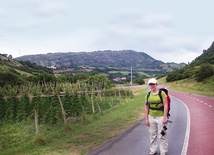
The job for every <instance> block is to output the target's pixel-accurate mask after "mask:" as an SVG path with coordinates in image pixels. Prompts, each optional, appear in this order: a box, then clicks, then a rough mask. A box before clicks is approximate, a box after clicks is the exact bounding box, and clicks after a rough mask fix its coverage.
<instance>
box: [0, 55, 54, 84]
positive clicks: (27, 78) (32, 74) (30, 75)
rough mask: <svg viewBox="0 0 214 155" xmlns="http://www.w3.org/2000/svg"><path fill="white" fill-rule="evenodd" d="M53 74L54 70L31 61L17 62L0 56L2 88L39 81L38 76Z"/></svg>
mask: <svg viewBox="0 0 214 155" xmlns="http://www.w3.org/2000/svg"><path fill="white" fill-rule="evenodd" d="M40 74H52V70H51V69H48V68H46V67H42V66H38V65H36V64H35V63H34V64H33V63H30V62H29V61H17V60H14V59H12V57H11V56H7V55H6V54H0V77H1V78H0V87H3V86H6V85H21V84H24V83H26V82H32V81H34V82H36V81H38V75H40Z"/></svg>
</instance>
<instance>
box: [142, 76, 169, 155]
mask: <svg viewBox="0 0 214 155" xmlns="http://www.w3.org/2000/svg"><path fill="white" fill-rule="evenodd" d="M148 87H149V89H150V90H151V91H150V92H148V94H147V95H146V97H145V111H144V112H145V123H146V125H147V127H148V129H149V133H150V155H155V154H157V149H158V138H159V148H160V153H161V155H166V153H167V151H168V139H167V131H166V130H167V127H166V125H167V113H168V105H167V98H166V94H165V93H164V91H161V92H160V93H161V94H160V95H161V96H162V100H163V101H162V102H163V103H161V99H160V97H159V89H158V82H157V80H156V79H155V78H151V79H149V81H148Z"/></svg>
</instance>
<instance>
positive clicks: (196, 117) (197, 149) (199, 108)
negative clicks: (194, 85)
mask: <svg viewBox="0 0 214 155" xmlns="http://www.w3.org/2000/svg"><path fill="white" fill-rule="evenodd" d="M169 95H172V96H174V97H176V98H178V99H180V100H181V101H183V102H184V103H185V104H186V106H187V107H188V109H189V112H190V135H189V141H188V148H187V155H205V154H214V99H213V98H208V97H205V96H199V95H194V94H187V93H182V92H176V91H169Z"/></svg>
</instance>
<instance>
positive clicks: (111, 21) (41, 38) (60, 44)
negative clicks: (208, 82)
mask: <svg viewBox="0 0 214 155" xmlns="http://www.w3.org/2000/svg"><path fill="white" fill-rule="evenodd" d="M213 6H214V1H213V0H179V1H173V0H1V1H0V53H6V54H11V55H12V56H13V57H19V56H23V55H31V54H46V53H55V52H82V51H86V52H92V51H97V50H135V51H138V52H145V53H147V54H149V55H150V56H152V57H153V58H155V59H157V60H162V61H164V62H177V63H180V62H185V63H188V62H191V61H192V60H194V59H195V58H196V57H197V56H199V55H201V54H202V51H203V50H204V49H207V48H208V47H210V45H211V44H212V42H213V41H214V20H213V15H214V9H213Z"/></svg>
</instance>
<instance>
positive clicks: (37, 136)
mask: <svg viewBox="0 0 214 155" xmlns="http://www.w3.org/2000/svg"><path fill="white" fill-rule="evenodd" d="M34 114H35V128H36V141H37V140H38V138H39V121H38V112H37V109H34Z"/></svg>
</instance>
